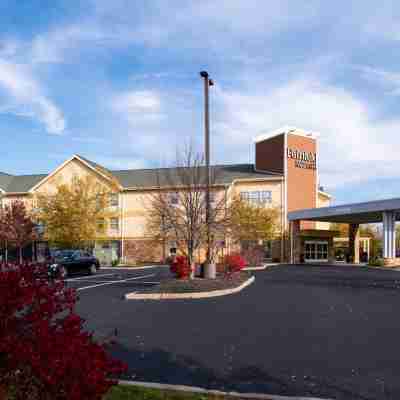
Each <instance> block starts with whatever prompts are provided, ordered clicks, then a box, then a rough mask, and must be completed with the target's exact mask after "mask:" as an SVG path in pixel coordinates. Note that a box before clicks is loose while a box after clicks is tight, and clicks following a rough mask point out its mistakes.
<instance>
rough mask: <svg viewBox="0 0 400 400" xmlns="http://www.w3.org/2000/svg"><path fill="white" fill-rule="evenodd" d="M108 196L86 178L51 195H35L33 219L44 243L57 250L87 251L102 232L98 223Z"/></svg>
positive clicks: (108, 190) (78, 179) (76, 179)
mask: <svg viewBox="0 0 400 400" xmlns="http://www.w3.org/2000/svg"><path fill="white" fill-rule="evenodd" d="M110 193H111V191H110V189H109V188H108V187H106V186H105V185H103V184H100V183H99V182H98V181H97V180H95V179H94V178H93V177H91V176H86V177H83V178H78V177H76V178H74V179H73V180H72V181H71V183H69V184H61V185H59V186H57V189H56V191H55V193H54V194H38V195H37V199H36V204H37V215H36V218H37V220H38V221H39V222H40V223H41V224H42V225H43V227H44V239H45V240H47V241H48V242H49V243H50V244H51V245H53V246H56V247H59V248H84V247H88V246H89V245H90V244H91V243H92V242H93V240H94V239H95V237H96V235H97V234H101V233H104V231H105V226H104V224H99V223H98V221H99V220H104V216H105V212H106V208H107V206H108V195H109V194H110ZM101 225H102V226H101Z"/></svg>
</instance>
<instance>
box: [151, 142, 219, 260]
mask: <svg viewBox="0 0 400 400" xmlns="http://www.w3.org/2000/svg"><path fill="white" fill-rule="evenodd" d="M210 175H211V176H210V184H211V197H212V201H211V207H210V216H209V224H210V233H211V243H210V249H209V251H210V256H211V257H212V258H214V257H215V254H216V250H217V243H218V241H219V240H223V239H224V232H225V229H224V227H225V222H226V221H225V219H226V192H225V188H224V187H222V190H221V187H220V186H218V185H217V173H216V171H215V169H213V170H212V172H211V174H210ZM156 180H157V185H156V190H154V191H153V192H152V193H151V194H150V200H149V201H148V202H147V204H146V208H147V231H148V234H149V235H151V236H153V237H155V238H158V240H160V241H162V242H163V244H164V246H165V243H166V242H167V241H173V242H175V243H176V245H177V248H178V249H179V250H180V252H182V253H183V254H184V255H186V256H187V257H188V259H189V262H190V263H193V261H194V255H195V252H196V251H197V250H199V249H204V250H205V251H207V250H208V249H207V248H206V247H207V237H206V236H207V234H206V233H207V224H206V184H207V170H206V167H205V166H204V158H203V156H202V155H201V154H200V153H196V152H195V151H194V150H193V147H192V146H189V147H188V148H187V149H186V150H185V151H184V152H182V153H179V152H177V156H176V166H175V167H174V168H163V169H160V170H158V172H157V177H156Z"/></svg>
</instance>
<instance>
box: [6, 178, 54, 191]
mask: <svg viewBox="0 0 400 400" xmlns="http://www.w3.org/2000/svg"><path fill="white" fill-rule="evenodd" d="M46 176H47V174H39V175H17V176H14V177H13V178H12V180H11V182H10V183H9V185H8V186H7V189H6V192H8V193H26V192H29V190H30V189H31V188H33V187H34V186H35V185H37V184H38V183H39V182H41V181H42V180H43V179H44V178H46Z"/></svg>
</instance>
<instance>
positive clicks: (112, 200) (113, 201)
mask: <svg viewBox="0 0 400 400" xmlns="http://www.w3.org/2000/svg"><path fill="white" fill-rule="evenodd" d="M108 204H109V205H110V207H118V205H119V202H118V193H110V194H109V195H108Z"/></svg>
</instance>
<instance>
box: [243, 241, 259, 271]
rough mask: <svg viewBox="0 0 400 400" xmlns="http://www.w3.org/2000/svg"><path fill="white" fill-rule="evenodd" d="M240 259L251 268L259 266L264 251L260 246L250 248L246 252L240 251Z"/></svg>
mask: <svg viewBox="0 0 400 400" xmlns="http://www.w3.org/2000/svg"><path fill="white" fill-rule="evenodd" d="M241 255H242V257H244V259H245V260H247V261H248V263H249V265H251V266H254V267H256V266H259V265H261V264H262V263H263V261H264V249H263V247H262V246H254V247H250V248H248V249H246V250H242V252H241Z"/></svg>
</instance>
